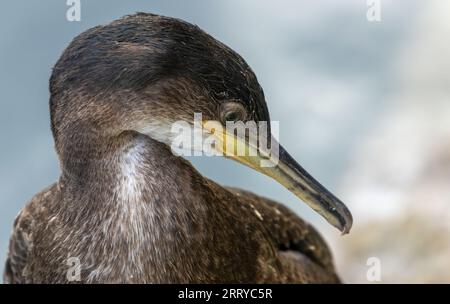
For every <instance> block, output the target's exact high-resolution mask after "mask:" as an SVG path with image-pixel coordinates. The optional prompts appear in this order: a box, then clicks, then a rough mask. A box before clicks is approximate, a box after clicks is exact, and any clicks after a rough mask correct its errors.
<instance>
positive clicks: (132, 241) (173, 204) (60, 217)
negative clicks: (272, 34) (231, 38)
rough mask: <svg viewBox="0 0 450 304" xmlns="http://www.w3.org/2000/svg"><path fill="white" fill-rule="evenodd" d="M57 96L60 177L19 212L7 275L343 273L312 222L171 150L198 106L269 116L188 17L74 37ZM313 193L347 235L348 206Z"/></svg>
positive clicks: (236, 59) (136, 19) (168, 277)
mask: <svg viewBox="0 0 450 304" xmlns="http://www.w3.org/2000/svg"><path fill="white" fill-rule="evenodd" d="M50 91H51V102H50V109H51V118H52V131H53V135H54V137H55V143H56V150H57V152H58V155H59V158H60V163H61V168H62V174H61V177H60V179H59V181H58V182H57V183H56V184H54V185H52V186H50V187H49V188H47V189H45V190H43V191H42V192H41V193H39V194H37V195H36V196H35V197H34V198H33V199H32V200H31V202H29V203H28V204H27V205H26V207H25V208H24V209H23V210H22V211H21V213H20V214H19V216H18V217H17V219H16V221H15V223H14V230H13V234H12V237H11V242H10V248H9V255H8V259H7V262H6V268H5V274H4V280H5V282H8V283H44V282H45V283H61V282H68V281H70V280H69V277H68V276H67V274H68V270H69V267H70V265H68V263H67V260H68V259H69V258H73V257H74V258H76V259H78V260H79V261H80V263H81V264H80V265H81V275H80V279H81V282H85V283H94V282H102V283H103V282H105V283H106V282H117V283H119V282H120V283H122V282H123V283H161V282H166V283H172V282H173V283H175V282H176V283H192V282H204V283H205V282H209V283H213V282H214V283H216V282H258V283H263V282H283V283H294V282H296V283H335V282H338V281H339V279H338V277H337V275H336V272H335V270H334V267H333V263H332V258H331V255H330V252H329V250H328V248H327V246H326V244H325V243H324V241H323V240H322V238H321V237H320V235H319V234H318V233H317V232H316V231H315V230H314V229H313V228H312V227H311V226H309V225H308V224H306V223H305V222H304V221H302V220H301V219H299V218H298V217H297V216H296V215H294V214H293V213H292V212H291V211H289V210H288V209H287V208H285V207H283V206H281V205H279V204H278V203H275V202H273V201H271V200H268V199H265V198H261V197H259V196H257V195H254V194H252V193H249V192H245V191H242V190H238V189H232V188H224V187H222V186H219V185H218V184H216V183H214V182H213V181H210V180H208V179H206V178H204V177H202V176H201V175H200V174H199V173H198V172H197V171H196V170H195V169H194V168H193V167H192V166H191V165H190V163H189V162H187V161H186V160H184V159H183V158H181V157H178V156H175V155H173V154H172V152H171V150H170V148H169V146H170V142H171V137H170V135H169V134H170V126H171V124H172V123H173V122H175V121H178V120H183V121H192V117H193V113H194V112H201V113H202V114H203V118H204V119H210V120H219V118H218V117H220V113H218V111H220V110H219V109H221V108H222V106H223V105H224V104H226V103H228V102H230V101H232V102H233V103H240V104H241V105H242V106H243V107H244V108H245V112H246V113H247V115H246V116H245V119H243V120H246V121H249V120H252V121H262V120H265V121H269V115H268V111H267V107H266V104H265V100H264V94H263V92H262V89H261V88H260V86H259V84H258V82H257V80H256V77H255V75H254V74H253V72H252V71H251V69H250V68H249V67H248V66H247V64H246V63H245V61H244V60H243V59H242V58H241V57H240V56H239V55H237V54H236V53H235V52H233V51H232V50H231V49H229V48H228V47H226V46H225V45H223V44H221V43H220V42H218V41H216V40H215V39H213V38H212V37H210V36H209V35H207V34H206V33H204V32H203V31H201V30H200V29H199V28H197V27H195V26H193V25H191V24H188V23H186V22H183V21H180V20H177V19H172V18H167V17H161V16H157V15H152V14H144V13H139V14H136V15H132V16H127V17H124V18H122V19H120V20H117V21H114V22H112V23H111V24H108V25H105V26H99V27H95V28H93V29H90V30H88V31H86V32H85V33H83V34H81V35H80V36H78V37H77V38H75V40H74V41H73V42H72V43H71V45H70V46H69V47H68V48H67V49H66V51H65V52H64V54H63V55H62V57H61V58H60V60H59V61H58V63H57V64H56V66H55V68H54V71H53V74H52V77H51V82H50ZM283 152H284V150H283ZM280 155H281V157H282V158H283V159H289V158H288V156H285V155H284V154H280ZM283 159H282V160H283ZM286 163H290V164H292V163H293V160H289V161H287V162H286ZM292 170H293V171H294V173H295V174H296V175H298V176H302V177H303V179H304V180H306V181H307V182H308V183H310V184H311V187H312V188H313V190H315V189H319V190H321V188H314V187H319V186H320V185H319V186H317V185H316V184H314V183H317V182H315V181H314V180H313V179H312V177H310V176H309V175H307V173H305V172H303V171H302V170H303V169H302V168H301V167H299V166H296V167H294V169H292ZM317 184H318V183H317ZM307 185H308V184H307ZM298 187H299V188H301V190H302V191H306V190H308V189H309V188H308V187H307V186H305V184H303V183H299V184H298ZM320 187H321V186H320ZM305 189H306V190H305ZM313 190H308V191H311V193H309V195H310V196H311V197H312V198H311V199H312V200H316V201H318V202H319V204H321V205H323V206H326V212H328V213H329V214H333V215H335V218H336V219H337V220H336V221H337V222H336V224H335V225H336V226H337V227H339V228H340V229H342V230H343V231H344V232H346V231H348V229H349V225H351V221H350V224H349V219H351V218H350V217H349V215H347V213H346V212H347V211H346V209H345V208H344V207H342V206H341V205H340V204H338V203H339V202H338V201H337V199H335V198H334V197H332V196H331V194H329V193H328V192H326V193H325V192H323V191H321V192H320V193H321V194H319V191H318V193H316V192H314V191H313ZM334 200H336V201H334ZM333 208H334V209H333ZM336 208H337V211H336ZM328 213H325V214H328ZM327 219H328V218H327Z"/></svg>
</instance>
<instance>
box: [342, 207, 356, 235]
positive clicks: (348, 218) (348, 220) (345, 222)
mask: <svg viewBox="0 0 450 304" xmlns="http://www.w3.org/2000/svg"><path fill="white" fill-rule="evenodd" d="M352 226H353V217H352V214H351V213H350V212H349V211H348V210H347V212H346V213H345V216H344V217H343V218H342V222H341V225H340V227H339V230H340V231H341V235H342V236H344V235H346V234H348V233H349V232H350V229H352Z"/></svg>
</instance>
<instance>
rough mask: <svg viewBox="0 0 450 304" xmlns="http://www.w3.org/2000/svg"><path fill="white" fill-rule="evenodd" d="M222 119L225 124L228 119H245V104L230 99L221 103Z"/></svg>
mask: <svg viewBox="0 0 450 304" xmlns="http://www.w3.org/2000/svg"><path fill="white" fill-rule="evenodd" d="M219 115H220V121H221V122H222V123H223V124H225V123H226V122H227V121H244V120H245V118H246V117H247V111H246V110H245V108H244V106H243V105H242V104H241V103H239V102H236V101H228V102H225V103H223V104H221V105H220V113H219Z"/></svg>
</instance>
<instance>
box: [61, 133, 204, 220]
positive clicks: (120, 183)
mask: <svg viewBox="0 0 450 304" xmlns="http://www.w3.org/2000/svg"><path fill="white" fill-rule="evenodd" d="M61 163H62V170H63V173H62V176H61V179H60V185H61V186H63V188H64V191H66V192H67V193H68V194H70V197H72V198H77V199H74V200H76V201H74V202H72V203H73V204H74V205H76V206H78V207H85V208H83V210H86V212H96V213H105V214H106V213H109V212H111V210H115V211H114V212H117V213H120V212H121V211H118V210H117V209H118V208H122V207H123V208H131V209H133V210H135V211H137V212H138V213H139V212H141V213H142V214H144V211H145V212H152V211H153V210H158V212H159V214H160V215H161V220H164V219H163V218H162V217H163V215H164V212H162V211H163V210H170V213H173V212H175V211H178V212H184V210H186V212H189V210H190V209H191V210H192V209H193V206H191V205H193V204H199V203H201V202H202V200H201V199H198V198H197V197H196V196H197V195H199V194H197V193H196V190H195V185H196V182H197V183H199V184H203V183H204V182H205V180H204V179H203V177H202V176H201V175H200V174H199V173H198V172H197V171H196V170H195V169H194V168H193V167H192V166H191V164H190V163H189V162H187V161H186V160H184V159H182V158H180V157H177V156H175V155H173V154H172V152H171V150H170V148H169V147H168V146H166V145H164V144H162V143H160V142H158V141H155V140H153V139H151V138H149V137H147V136H145V135H141V134H139V133H136V132H125V133H123V134H121V135H120V136H117V137H114V138H108V139H106V138H96V139H93V141H89V142H87V143H86V142H85V143H83V144H78V145H75V146H71V147H70V151H67V152H66V155H65V157H61ZM139 208H143V209H142V210H140V209H139ZM144 209H145V210H144ZM143 216H144V215H143ZM167 216H169V215H167Z"/></svg>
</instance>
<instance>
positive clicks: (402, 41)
mask: <svg viewBox="0 0 450 304" xmlns="http://www.w3.org/2000/svg"><path fill="white" fill-rule="evenodd" d="M380 3H381V11H380V13H381V15H380V16H381V21H380V22H369V21H368V20H367V17H366V14H367V11H368V9H369V6H368V5H367V3H366V1H364V0H347V1H334V0H314V1H312V0H310V1H299V0H277V1H274V0H272V1H269V0H245V1H241V0H221V1H208V0H191V1H179V0H178V1H172V0H159V1H156V0H155V1H148V0H147V1H145V0H140V1H138V0H136V1H119V0H114V1H111V0H108V1H106V0H97V1H89V0H81V22H68V21H67V20H66V11H67V9H68V8H69V7H68V6H67V5H66V1H64V0H47V1H45V2H44V1H40V2H39V3H38V2H37V1H24V0H19V1H17V0H15V1H12V0H9V1H2V3H1V4H0V14H1V16H0V39H1V45H0V89H1V90H0V92H1V95H0V96H1V97H0V102H1V108H0V109H1V110H0V143H1V149H0V261H1V262H0V271H1V272H3V261H4V259H5V254H6V250H7V244H8V238H9V234H10V232H11V229H12V224H13V220H14V218H15V216H16V214H17V213H18V211H19V210H20V209H21V208H22V207H23V206H24V204H25V203H26V202H27V201H28V200H29V199H30V198H31V197H32V196H33V195H34V194H36V193H37V192H39V191H40V190H41V189H42V188H43V187H45V186H47V185H49V184H51V183H53V182H55V181H56V180H57V178H58V175H59V167H58V160H57V156H56V154H55V152H54V149H53V139H52V136H51V132H50V122H49V113H48V99H49V93H48V79H49V76H50V73H51V68H52V66H53V65H54V63H55V62H56V60H57V59H58V57H59V56H60V54H61V53H62V51H63V50H64V48H65V47H66V46H67V45H68V43H69V42H70V41H71V40H72V39H73V38H74V37H75V36H76V35H77V34H79V33H81V32H82V31H84V30H86V29H88V28H90V27H92V26H95V25H98V24H103V23H107V22H110V21H111V20H113V19H116V18H119V17H121V16H123V15H126V14H131V13H134V12H137V11H145V12H153V13H157V14H163V15H167V16H172V17H178V18H182V19H184V20H186V21H189V22H191V23H194V24H197V25H199V26H200V27H201V28H202V29H204V30H205V31H206V32H208V33H210V34H211V35H212V36H214V37H215V38H217V39H219V40H221V41H222V42H224V43H226V44H227V45H229V46H230V47H231V48H233V49H234V50H236V51H237V52H238V53H240V54H241V55H242V56H243V57H244V58H245V59H246V61H247V62H248V63H249V64H250V66H251V67H252V68H253V70H254V71H255V73H256V74H257V76H258V79H259V81H260V83H261V85H262V87H263V88H264V91H265V94H266V99H267V102H268V107H269V110H270V113H271V118H272V120H277V121H280V140H281V143H282V144H283V145H284V147H285V148H287V150H288V151H290V152H291V154H292V155H293V156H294V157H295V158H296V159H297V160H298V161H299V162H300V163H301V164H302V165H303V166H304V167H305V168H306V169H307V170H308V171H309V172H310V173H311V174H313V175H314V176H315V177H316V178H317V179H318V180H319V181H321V182H322V183H323V184H324V185H326V186H327V187H328V188H329V189H330V190H331V191H332V192H334V193H335V194H336V195H337V196H338V197H340V198H341V199H342V200H343V201H344V202H345V203H346V204H347V205H348V206H349V208H350V209H351V210H352V212H353V217H354V227H353V230H352V231H351V233H350V234H349V235H346V236H344V237H342V236H340V235H339V233H338V232H337V231H336V230H335V229H333V228H331V227H329V225H327V224H326V223H325V222H324V221H323V220H322V218H320V217H319V216H318V215H316V214H315V213H313V212H312V211H311V210H310V209H309V208H307V207H306V206H305V205H304V204H302V203H301V202H299V201H298V199H297V198H296V197H294V196H293V195H291V194H290V193H289V192H288V191H287V190H285V189H284V188H282V187H281V186H279V185H278V184H276V183H275V182H274V181H272V180H271V179H269V178H267V177H265V176H262V175H260V174H258V173H256V172H255V171H251V170H250V169H247V168H245V167H243V166H240V165H238V164H236V163H233V162H231V161H227V160H224V159H219V158H213V159H212V158H206V157H205V158H201V159H199V158H196V159H192V161H193V163H194V165H195V166H196V167H197V168H198V169H199V170H200V171H201V172H202V173H203V174H205V175H207V176H208V177H210V178H212V179H214V180H216V181H218V182H220V183H222V184H226V185H232V186H238V187H241V188H245V189H248V190H251V191H253V192H256V193H258V194H260V195H264V196H267V197H270V198H274V199H276V200H278V201H280V202H283V203H285V204H286V205H288V207H290V208H292V209H293V210H295V211H296V212H297V213H298V214H299V215H300V216H301V217H303V218H305V219H306V220H308V221H310V222H311V223H313V224H314V225H315V226H316V227H317V228H318V229H319V230H320V231H321V232H322V233H323V234H324V236H325V238H326V239H327V241H328V242H329V244H330V246H331V247H332V250H333V252H334V255H335V259H336V265H337V268H338V270H339V273H340V274H341V276H342V278H343V279H344V281H346V282H352V283H373V282H372V281H370V279H369V280H368V277H367V272H368V271H369V269H370V265H369V266H368V265H367V262H368V259H369V258H371V257H375V258H377V259H378V261H379V265H380V270H381V273H380V274H381V276H380V279H381V281H380V282H381V283H400V282H405V283H407V282H410V283H412V282H414V283H423V282H447V283H450V56H449V54H450V40H449V39H448V38H449V36H450V19H449V18H448V15H449V14H450V2H449V1H442V0H435V1H414V0H397V1H388V0H381V1H380ZM369 264H370V263H369Z"/></svg>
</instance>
